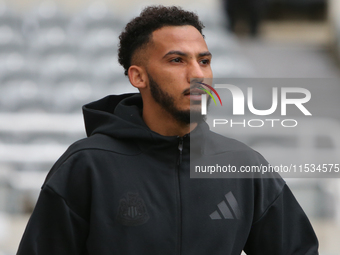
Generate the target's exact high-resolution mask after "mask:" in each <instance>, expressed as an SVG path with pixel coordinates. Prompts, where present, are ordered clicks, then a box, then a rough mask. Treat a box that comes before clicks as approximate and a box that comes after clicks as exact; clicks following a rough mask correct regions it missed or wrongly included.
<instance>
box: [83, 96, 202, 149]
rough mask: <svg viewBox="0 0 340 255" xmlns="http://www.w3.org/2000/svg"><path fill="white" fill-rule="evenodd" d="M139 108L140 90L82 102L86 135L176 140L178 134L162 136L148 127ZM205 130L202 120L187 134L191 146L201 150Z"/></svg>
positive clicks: (140, 107) (159, 140) (161, 140)
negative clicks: (85, 102) (87, 102)
mask: <svg viewBox="0 0 340 255" xmlns="http://www.w3.org/2000/svg"><path fill="white" fill-rule="evenodd" d="M142 111H143V101H142V97H141V95H140V94H139V93H131V94H123V95H110V96H107V97H105V98H103V99H100V100H98V101H95V102H92V103H89V104H87V105H84V106H83V114H84V120H85V128H86V134H87V136H92V135H94V134H104V135H108V136H110V137H113V138H117V139H124V140H126V139H132V140H134V142H137V141H139V142H142V143H145V142H147V143H150V142H151V143H155V142H156V143H158V142H170V143H177V142H178V136H162V135H160V134H158V133H156V132H154V131H152V130H150V129H149V127H148V126H147V125H146V124H145V123H144V121H143V118H142ZM208 132H209V126H208V125H207V124H206V123H205V122H202V123H201V124H200V125H198V126H197V127H196V128H195V130H193V131H192V132H191V133H190V136H189V135H187V137H188V139H189V138H190V140H191V141H192V143H191V145H194V146H193V147H194V148H195V149H198V150H200V149H201V148H202V146H204V140H205V139H204V137H205V135H204V134H207V133H208ZM192 149H193V148H192Z"/></svg>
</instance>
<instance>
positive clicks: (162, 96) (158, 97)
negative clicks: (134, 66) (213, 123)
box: [147, 73, 206, 125]
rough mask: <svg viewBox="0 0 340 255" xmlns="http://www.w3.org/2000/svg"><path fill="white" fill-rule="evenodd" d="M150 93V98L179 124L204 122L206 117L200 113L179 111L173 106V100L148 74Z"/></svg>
mask: <svg viewBox="0 0 340 255" xmlns="http://www.w3.org/2000/svg"><path fill="white" fill-rule="evenodd" d="M147 75H148V78H149V85H150V92H151V96H152V98H153V99H154V100H155V101H156V102H157V103H158V104H159V105H160V106H161V107H162V108H163V109H164V110H165V111H167V112H168V113H170V114H171V115H172V117H173V118H174V119H175V120H176V121H178V122H179V123H181V124H186V125H187V124H191V123H199V122H201V121H203V120H205V118H206V116H205V115H202V114H201V111H200V110H198V111H194V110H180V109H178V108H177V106H176V104H175V100H174V98H173V97H172V96H171V95H169V94H168V93H167V92H166V91H164V90H162V89H161V87H160V86H159V85H158V84H157V82H155V80H154V79H153V78H152V77H151V75H150V74H149V73H147Z"/></svg>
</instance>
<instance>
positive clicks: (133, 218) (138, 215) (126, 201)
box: [117, 193, 149, 226]
mask: <svg viewBox="0 0 340 255" xmlns="http://www.w3.org/2000/svg"><path fill="white" fill-rule="evenodd" d="M148 219H149V215H148V212H147V210H146V207H145V204H144V201H143V199H142V198H141V197H140V196H139V194H138V193H127V195H126V197H125V198H122V199H121V200H120V201H119V208H118V215H117V221H118V222H120V223H121V224H123V225H126V226H138V225H142V224H144V223H146V222H147V221H148Z"/></svg>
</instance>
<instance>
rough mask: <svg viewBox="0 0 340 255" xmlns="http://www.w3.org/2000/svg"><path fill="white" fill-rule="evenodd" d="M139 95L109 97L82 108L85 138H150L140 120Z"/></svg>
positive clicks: (150, 135) (145, 126)
mask: <svg viewBox="0 0 340 255" xmlns="http://www.w3.org/2000/svg"><path fill="white" fill-rule="evenodd" d="M142 109H143V101H142V97H141V96H140V94H133V93H132V94H123V95H110V96H107V97H104V98H103V99H100V100H98V101H95V102H92V103H89V104H87V105H84V106H83V114H84V121H85V128H86V134H87V136H91V135H94V134H98V133H100V134H104V135H108V136H111V137H114V138H123V139H124V138H125V139H126V138H130V139H134V138H139V139H140V138H147V139H150V138H152V133H151V130H150V129H149V128H148V127H147V125H146V124H145V123H144V121H143V118H142Z"/></svg>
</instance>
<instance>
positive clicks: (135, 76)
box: [128, 65, 147, 89]
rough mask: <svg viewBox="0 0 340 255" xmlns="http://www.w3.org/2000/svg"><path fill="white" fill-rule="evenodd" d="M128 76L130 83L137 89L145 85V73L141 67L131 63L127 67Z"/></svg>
mask: <svg viewBox="0 0 340 255" xmlns="http://www.w3.org/2000/svg"><path fill="white" fill-rule="evenodd" d="M128 76H129V80H130V83H131V84H132V86H134V87H135V88H137V89H144V88H146V87H147V80H146V79H147V78H146V77H147V75H146V72H145V70H144V68H143V67H141V66H136V65H132V66H130V67H129V70H128Z"/></svg>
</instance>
